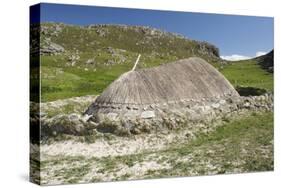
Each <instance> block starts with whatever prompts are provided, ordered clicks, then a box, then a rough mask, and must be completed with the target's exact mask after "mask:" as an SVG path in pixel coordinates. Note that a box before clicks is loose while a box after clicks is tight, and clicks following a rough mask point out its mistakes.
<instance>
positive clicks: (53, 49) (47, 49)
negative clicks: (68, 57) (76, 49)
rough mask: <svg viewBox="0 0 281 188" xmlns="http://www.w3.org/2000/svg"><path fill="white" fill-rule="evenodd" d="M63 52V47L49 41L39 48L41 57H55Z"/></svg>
mask: <svg viewBox="0 0 281 188" xmlns="http://www.w3.org/2000/svg"><path fill="white" fill-rule="evenodd" d="M64 51H65V50H64V47H62V46H61V45H59V44H56V43H54V42H51V41H49V40H46V41H45V42H44V43H43V44H42V45H41V47H40V54H41V55H57V54H60V53H63V52H64Z"/></svg>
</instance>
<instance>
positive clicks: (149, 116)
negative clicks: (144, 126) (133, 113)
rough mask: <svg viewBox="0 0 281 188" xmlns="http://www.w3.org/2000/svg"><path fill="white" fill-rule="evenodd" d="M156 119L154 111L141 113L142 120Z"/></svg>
mask: <svg viewBox="0 0 281 188" xmlns="http://www.w3.org/2000/svg"><path fill="white" fill-rule="evenodd" d="M153 117H155V113H154V111H144V112H142V113H141V118H143V119H147V118H153Z"/></svg>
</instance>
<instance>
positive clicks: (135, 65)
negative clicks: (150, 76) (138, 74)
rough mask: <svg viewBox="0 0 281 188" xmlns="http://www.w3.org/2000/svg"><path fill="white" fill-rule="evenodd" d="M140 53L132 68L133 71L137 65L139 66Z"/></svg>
mask: <svg viewBox="0 0 281 188" xmlns="http://www.w3.org/2000/svg"><path fill="white" fill-rule="evenodd" d="M140 56H141V55H140V54H139V56H138V58H137V60H136V62H135V65H134V67H133V68H132V71H134V70H135V69H136V67H137V64H138V62H139V60H140Z"/></svg>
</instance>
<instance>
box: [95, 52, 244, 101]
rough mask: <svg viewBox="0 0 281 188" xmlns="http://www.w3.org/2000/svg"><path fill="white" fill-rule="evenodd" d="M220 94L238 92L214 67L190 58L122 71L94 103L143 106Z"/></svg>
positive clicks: (235, 94) (235, 93) (229, 94)
mask: <svg viewBox="0 0 281 188" xmlns="http://www.w3.org/2000/svg"><path fill="white" fill-rule="evenodd" d="M223 96H228V97H229V96H239V94H238V93H237V92H236V91H235V89H234V88H233V86H232V85H231V84H230V83H229V82H228V81H227V80H226V79H225V77H224V76H223V75H222V74H221V73H219V72H218V71H217V70H216V69H215V68H214V67H212V66H211V65H210V64H209V63H207V62H206V61H204V60H203V59H201V58H195V57H193V58H189V59H183V60H179V61H176V62H173V63H168V64H165V65H161V66H158V67H154V68H148V69H141V70H136V71H129V72H126V73H124V74H122V75H121V76H120V77H119V78H118V79H117V80H115V81H114V82H113V83H111V84H110V85H109V86H108V88H107V89H105V90H104V92H103V93H102V94H101V95H100V96H99V97H98V98H97V99H96V101H95V104H97V105H106V106H110V105H116V104H117V105H120V104H121V105H122V104H124V105H130V104H131V105H143V104H159V103H164V102H168V101H179V100H185V99H186V100H191V99H192V100H200V99H202V98H212V97H223Z"/></svg>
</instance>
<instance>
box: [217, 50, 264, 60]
mask: <svg viewBox="0 0 281 188" xmlns="http://www.w3.org/2000/svg"><path fill="white" fill-rule="evenodd" d="M266 53H267V52H264V51H258V52H256V55H255V56H253V57H250V56H244V55H238V54H233V55H227V56H221V58H222V59H225V60H228V61H239V60H245V59H252V58H255V57H258V56H261V55H265V54H266Z"/></svg>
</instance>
